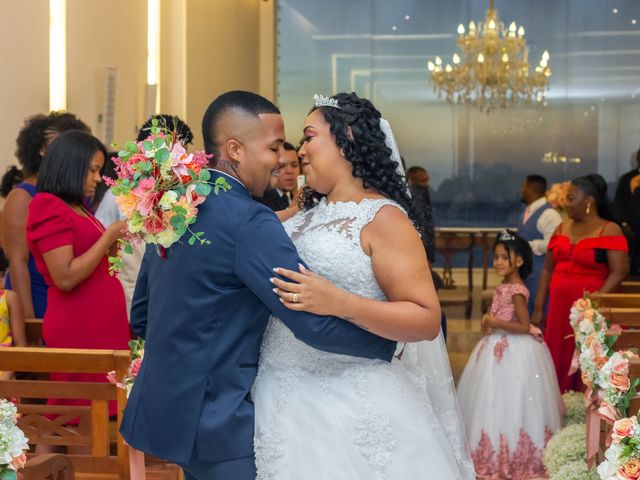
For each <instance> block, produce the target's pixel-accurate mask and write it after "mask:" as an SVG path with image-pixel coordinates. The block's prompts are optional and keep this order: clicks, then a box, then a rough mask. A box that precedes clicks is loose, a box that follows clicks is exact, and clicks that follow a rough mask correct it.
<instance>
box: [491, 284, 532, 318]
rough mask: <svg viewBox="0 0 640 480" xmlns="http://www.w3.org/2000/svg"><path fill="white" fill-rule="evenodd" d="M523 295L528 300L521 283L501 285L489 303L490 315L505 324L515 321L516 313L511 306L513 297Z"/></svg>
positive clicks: (527, 291) (525, 288) (525, 290)
mask: <svg viewBox="0 0 640 480" xmlns="http://www.w3.org/2000/svg"><path fill="white" fill-rule="evenodd" d="M516 294H520V295H524V297H525V299H526V300H529V290H527V287H525V286H524V285H522V284H521V283H503V284H502V285H499V286H498V287H496V289H495V291H494V293H493V302H492V303H491V315H493V316H494V317H496V318H498V319H500V320H503V321H505V322H512V321H514V320H515V319H516V311H515V308H514V306H513V298H512V297H513V296H514V295H516Z"/></svg>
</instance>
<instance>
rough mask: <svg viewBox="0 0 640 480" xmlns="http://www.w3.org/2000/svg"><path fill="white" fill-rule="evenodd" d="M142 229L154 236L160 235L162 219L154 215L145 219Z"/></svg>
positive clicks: (162, 227)
mask: <svg viewBox="0 0 640 480" xmlns="http://www.w3.org/2000/svg"><path fill="white" fill-rule="evenodd" d="M144 228H145V230H146V231H147V233H150V234H152V235H155V234H156V233H160V232H161V231H163V230H164V223H163V221H162V218H160V217H159V216H156V215H154V216H153V217H149V218H146V219H145V221H144Z"/></svg>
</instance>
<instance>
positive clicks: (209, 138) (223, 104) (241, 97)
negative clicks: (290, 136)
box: [202, 90, 280, 164]
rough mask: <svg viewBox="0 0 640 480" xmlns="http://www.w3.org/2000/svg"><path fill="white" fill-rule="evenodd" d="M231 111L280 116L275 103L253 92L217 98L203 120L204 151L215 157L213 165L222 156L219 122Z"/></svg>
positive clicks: (226, 94)
mask: <svg viewBox="0 0 640 480" xmlns="http://www.w3.org/2000/svg"><path fill="white" fill-rule="evenodd" d="M229 110H236V111H239V112H243V113H246V114H249V115H253V116H255V117H258V115H263V114H268V113H275V114H278V115H279V114H280V110H278V107H276V106H275V105H274V104H273V102H271V101H270V100H267V99H266V98H264V97H262V96H260V95H258V94H256V93H252V92H245V91H242V90H233V91H231V92H227V93H223V94H222V95H220V96H219V97H218V98H216V99H215V100H214V101H213V102H211V105H209V108H207V111H206V112H205V113H204V117H203V118H202V137H203V138H204V149H205V151H206V152H207V153H209V154H212V155H214V159H213V163H214V164H215V162H216V161H217V157H218V155H219V154H220V152H219V151H218V145H216V136H217V135H216V133H217V128H218V123H219V120H220V119H221V118H222V116H223V115H224V114H225V113H226V112H228V111H229Z"/></svg>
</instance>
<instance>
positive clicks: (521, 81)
mask: <svg viewBox="0 0 640 480" xmlns="http://www.w3.org/2000/svg"><path fill="white" fill-rule="evenodd" d="M490 2H491V3H490V6H489V10H487V16H486V19H485V21H484V23H482V22H478V24H477V26H476V24H475V23H474V22H473V21H471V22H469V32H468V33H466V32H465V28H464V25H462V24H460V25H459V26H458V34H459V35H458V47H459V48H460V50H461V53H460V54H457V53H455V54H454V55H453V58H452V62H453V65H451V64H449V63H447V64H446V65H443V63H442V59H441V58H440V57H436V58H435V59H434V61H429V62H428V63H427V66H428V68H429V72H430V74H431V82H432V83H433V86H434V90H435V91H436V92H437V93H438V97H442V95H446V98H447V100H448V101H450V102H454V101H456V102H458V103H468V104H471V105H474V106H476V107H478V108H479V109H480V110H481V111H487V112H489V111H492V110H495V109H496V108H506V107H509V106H513V105H515V104H517V103H519V102H521V101H522V102H526V103H531V102H536V103H542V102H543V101H544V94H545V90H546V88H547V83H548V80H549V77H550V76H551V68H549V65H548V64H549V52H548V51H546V50H545V52H544V53H543V54H542V59H541V60H540V64H539V65H538V66H537V67H536V68H535V70H534V72H533V74H530V73H529V52H528V49H527V44H526V42H525V40H524V27H522V26H520V27H517V26H516V23H515V22H511V25H509V27H508V28H507V27H506V26H505V25H504V23H502V22H499V21H498V12H497V11H496V10H495V9H494V8H493V0H490ZM465 33H466V34H465Z"/></svg>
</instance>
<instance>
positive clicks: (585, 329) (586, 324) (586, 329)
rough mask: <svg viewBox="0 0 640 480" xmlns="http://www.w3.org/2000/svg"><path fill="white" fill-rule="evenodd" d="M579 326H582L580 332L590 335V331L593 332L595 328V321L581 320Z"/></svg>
mask: <svg viewBox="0 0 640 480" xmlns="http://www.w3.org/2000/svg"><path fill="white" fill-rule="evenodd" d="M578 327H579V328H580V332H581V333H584V334H585V335H589V334H590V333H592V332H593V331H594V330H593V323H592V322H591V321H590V320H587V319H584V320H582V321H581V322H580V324H579V325H578Z"/></svg>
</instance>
